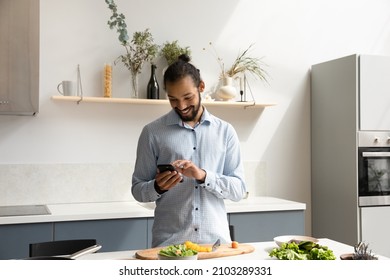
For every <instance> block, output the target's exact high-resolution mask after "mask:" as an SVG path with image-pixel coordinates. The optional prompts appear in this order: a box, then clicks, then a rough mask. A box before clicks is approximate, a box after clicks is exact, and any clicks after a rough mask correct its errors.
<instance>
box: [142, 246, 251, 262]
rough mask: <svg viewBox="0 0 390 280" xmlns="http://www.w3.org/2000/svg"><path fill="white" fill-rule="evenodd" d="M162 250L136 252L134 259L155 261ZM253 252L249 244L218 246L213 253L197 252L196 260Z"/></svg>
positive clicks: (158, 248)
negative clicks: (233, 246) (234, 246)
mask: <svg viewBox="0 0 390 280" xmlns="http://www.w3.org/2000/svg"><path fill="white" fill-rule="evenodd" d="M203 246H211V245H203ZM162 248H164V247H157V248H150V249H146V250H141V251H137V252H136V253H135V257H136V258H137V259H141V260H157V254H158V252H159V251H160V250H161V249H162ZM254 250H255V248H254V247H253V246H252V245H249V244H239V245H238V248H232V247H231V245H230V244H221V246H219V248H218V249H217V250H216V251H214V252H207V253H206V252H199V255H198V259H200V260H202V259H212V258H220V257H228V256H235V255H241V254H248V253H252V252H253V251H254Z"/></svg>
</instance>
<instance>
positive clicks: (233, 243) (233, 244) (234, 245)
mask: <svg viewBox="0 0 390 280" xmlns="http://www.w3.org/2000/svg"><path fill="white" fill-rule="evenodd" d="M232 248H234V249H237V248H238V242H237V241H232Z"/></svg>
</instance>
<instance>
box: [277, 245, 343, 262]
mask: <svg viewBox="0 0 390 280" xmlns="http://www.w3.org/2000/svg"><path fill="white" fill-rule="evenodd" d="M269 256H270V257H276V258H278V259H280V260H335V259H336V257H335V255H334V254H333V251H332V250H329V249H328V247H326V246H322V245H319V244H317V243H314V242H311V241H302V242H300V243H299V244H297V243H295V242H291V243H283V244H282V245H281V246H280V248H274V249H272V251H271V252H270V253H269Z"/></svg>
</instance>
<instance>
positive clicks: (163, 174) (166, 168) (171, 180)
mask: <svg viewBox="0 0 390 280" xmlns="http://www.w3.org/2000/svg"><path fill="white" fill-rule="evenodd" d="M182 180H183V175H181V174H180V173H179V172H178V171H177V170H176V169H175V167H174V166H173V165H172V164H159V165H158V166H157V174H156V178H155V183H154V188H155V190H156V191H157V192H158V193H159V194H162V193H164V192H166V191H168V190H169V189H170V188H173V187H174V186H176V185H177V184H178V183H180V182H181V181H182Z"/></svg>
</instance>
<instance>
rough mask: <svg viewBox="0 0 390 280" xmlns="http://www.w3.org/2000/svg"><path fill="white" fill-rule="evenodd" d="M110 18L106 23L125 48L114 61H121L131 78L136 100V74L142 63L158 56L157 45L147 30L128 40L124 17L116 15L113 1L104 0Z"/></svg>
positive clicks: (134, 34) (136, 33)
mask: <svg viewBox="0 0 390 280" xmlns="http://www.w3.org/2000/svg"><path fill="white" fill-rule="evenodd" d="M105 1H106V3H107V4H108V8H109V9H110V10H111V11H112V16H111V17H110V19H109V21H108V22H107V24H108V26H109V27H110V29H114V28H116V30H117V32H118V33H119V36H118V39H119V42H120V43H121V44H122V45H123V46H124V47H125V49H126V53H125V54H123V55H120V56H119V57H118V58H117V59H116V60H115V64H116V63H117V62H118V61H121V62H122V63H123V64H124V65H125V66H126V68H127V69H129V71H130V73H131V77H132V82H133V83H132V85H133V96H134V97H135V98H138V74H140V73H141V70H142V66H143V64H144V62H151V61H152V60H153V59H154V58H156V56H157V54H158V49H159V47H158V45H157V44H155V43H154V40H153V36H152V33H151V32H150V31H149V29H148V28H147V29H145V30H144V31H142V32H134V33H133V38H132V39H131V40H130V38H129V36H128V32H127V24H126V22H125V16H124V15H123V14H119V13H118V9H117V5H116V4H115V2H114V0H105Z"/></svg>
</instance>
